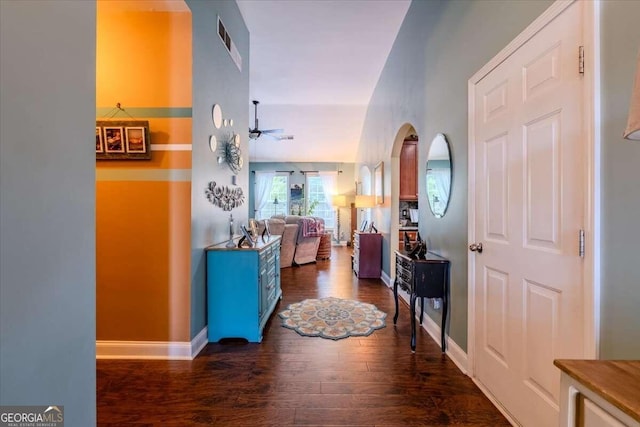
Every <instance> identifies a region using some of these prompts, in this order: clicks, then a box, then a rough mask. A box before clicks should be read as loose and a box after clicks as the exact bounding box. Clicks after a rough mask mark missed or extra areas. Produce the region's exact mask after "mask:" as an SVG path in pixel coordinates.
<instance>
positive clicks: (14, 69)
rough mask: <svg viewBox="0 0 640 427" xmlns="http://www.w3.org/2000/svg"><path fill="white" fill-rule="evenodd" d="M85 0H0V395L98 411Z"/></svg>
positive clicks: (76, 421) (91, 36) (74, 418)
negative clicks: (43, 0)
mask: <svg viewBox="0 0 640 427" xmlns="http://www.w3.org/2000/svg"><path fill="white" fill-rule="evenodd" d="M95 34H96V6H95V3H94V2H77V1H56V2H26V1H0V57H1V59H2V60H1V62H0V87H1V89H0V93H1V95H0V378H1V379H0V404H2V405H64V409H65V421H66V425H68V426H91V425H95V422H96V398H95V396H96V371H95V345H96V343H95V287H96V281H95V273H96V270H95V152H94V147H93V143H92V142H91V141H92V140H93V138H94V135H95V105H96V104H95V93H96V89H95V80H96V74H95V63H96V61H95V59H96V36H95Z"/></svg>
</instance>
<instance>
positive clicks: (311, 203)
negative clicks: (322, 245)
mask: <svg viewBox="0 0 640 427" xmlns="http://www.w3.org/2000/svg"><path fill="white" fill-rule="evenodd" d="M330 202H331V200H329V198H328V197H326V196H325V194H324V190H323V187H322V179H321V178H320V176H318V175H310V174H307V212H308V213H309V215H312V216H317V217H320V218H322V219H324V226H325V228H328V229H333V228H334V227H335V216H336V213H335V210H334V209H333V208H332V207H331V204H330Z"/></svg>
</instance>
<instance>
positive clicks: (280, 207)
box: [259, 174, 289, 218]
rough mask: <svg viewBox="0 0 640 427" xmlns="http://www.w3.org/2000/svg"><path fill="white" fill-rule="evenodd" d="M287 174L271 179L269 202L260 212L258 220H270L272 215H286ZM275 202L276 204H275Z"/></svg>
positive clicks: (287, 198) (287, 201) (287, 197)
mask: <svg viewBox="0 0 640 427" xmlns="http://www.w3.org/2000/svg"><path fill="white" fill-rule="evenodd" d="M288 188H289V174H283V175H276V176H274V177H273V184H272V185H271V193H270V194H269V202H268V203H267V205H266V206H265V207H264V208H263V209H262V210H261V211H260V215H259V218H270V217H271V216H273V215H286V214H287V212H288V207H289V191H288ZM276 201H277V203H276Z"/></svg>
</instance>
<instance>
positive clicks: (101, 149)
mask: <svg viewBox="0 0 640 427" xmlns="http://www.w3.org/2000/svg"><path fill="white" fill-rule="evenodd" d="M96 153H104V142H103V140H102V128H101V127H99V126H96Z"/></svg>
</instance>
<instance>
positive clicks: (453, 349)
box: [398, 289, 469, 375]
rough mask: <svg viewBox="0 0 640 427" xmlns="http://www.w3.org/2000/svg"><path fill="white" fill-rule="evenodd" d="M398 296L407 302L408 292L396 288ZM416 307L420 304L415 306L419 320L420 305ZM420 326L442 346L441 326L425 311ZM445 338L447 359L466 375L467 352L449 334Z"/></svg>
mask: <svg viewBox="0 0 640 427" xmlns="http://www.w3.org/2000/svg"><path fill="white" fill-rule="evenodd" d="M398 296H399V297H400V298H402V299H403V300H404V301H405V302H406V303H407V305H408V304H409V294H408V293H406V292H404V291H403V290H401V289H398ZM419 302H420V301H419V300H418V303H419ZM418 307H420V304H417V306H416V319H417V320H418V321H419V320H420V311H421V310H422V307H420V310H418ZM422 328H423V329H424V330H425V331H427V333H428V334H429V335H430V336H431V338H432V339H433V340H434V341H435V343H436V344H438V347H440V348H442V345H441V344H440V331H441V328H440V326H439V325H438V324H437V323H436V322H434V321H433V319H432V318H431V317H429V315H428V314H426V313H425V315H424V318H423V320H422ZM446 340H447V350H446V354H447V356H449V359H451V361H452V362H453V363H455V365H456V366H457V367H458V369H460V371H461V372H462V373H463V374H465V375H468V370H467V366H468V363H469V361H468V359H467V353H465V351H464V350H463V349H462V348H460V346H459V345H458V344H457V343H456V342H455V341H454V340H452V339H451V337H450V336H448V335H447V336H446Z"/></svg>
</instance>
